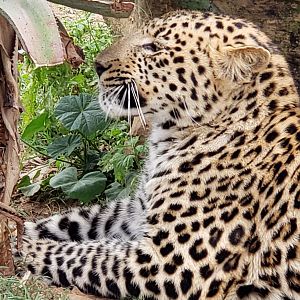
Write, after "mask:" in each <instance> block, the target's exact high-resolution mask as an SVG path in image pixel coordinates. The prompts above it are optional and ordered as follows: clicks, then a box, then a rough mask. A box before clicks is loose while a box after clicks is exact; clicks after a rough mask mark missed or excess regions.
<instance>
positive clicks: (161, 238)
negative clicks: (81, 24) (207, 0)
mask: <svg viewBox="0 0 300 300" xmlns="http://www.w3.org/2000/svg"><path fill="white" fill-rule="evenodd" d="M96 70H97V72H98V74H99V82H100V90H101V91H102V92H101V95H100V104H101V106H102V108H103V109H104V110H105V111H106V112H107V113H108V114H109V115H111V116H117V115H122V116H127V115H128V113H129V114H130V116H131V115H139V116H140V117H141V118H142V120H143V118H145V121H147V122H150V123H151V126H152V131H151V135H150V138H149V157H148V159H147V160H146V164H145V168H144V171H143V175H142V179H141V183H140V187H139V189H138V192H137V194H136V197H135V198H134V199H120V200H116V201H115V202H113V203H111V204H110V205H109V206H108V207H107V208H104V209H102V208H100V207H98V206H94V207H92V208H84V209H75V210H73V211H71V212H68V213H65V214H62V215H57V216H53V217H51V218H48V219H45V220H41V221H38V222H37V223H35V224H34V223H28V224H27V225H26V234H27V239H26V244H25V249H24V251H25V252H26V253H27V255H28V257H30V258H31V260H32V262H30V263H29V264H28V268H29V270H31V271H32V273H34V274H43V275H44V276H47V277H48V278H49V279H50V281H51V282H52V283H55V284H58V285H63V286H68V285H76V286H77V287H78V288H80V289H81V290H82V291H84V292H86V293H92V294H96V295H102V296H107V297H114V298H117V299H120V298H122V297H125V296H128V295H130V296H134V297H140V298H142V299H147V300H156V299H187V300H197V299H215V300H216V299H222V300H223V299H226V300H237V299H251V300H254V299H268V300H275V299H276V300H296V299H300V244H299V233H300V231H299V208H300V185H299V179H300V155H299V151H300V130H299V128H300V110H299V96H298V95H297V92H296V90H295V85H294V81H293V78H292V77H291V74H290V72H289V69H288V66H287V63H286V61H285V59H284V58H283V57H282V56H281V55H280V54H279V53H278V51H277V50H276V47H274V45H273V44H272V43H271V42H270V40H269V39H268V38H267V37H266V36H265V35H264V34H263V33H262V32H260V31H259V29H257V27H255V26H254V25H253V24H251V23H249V22H246V21H244V20H240V19H233V18H231V17H228V16H217V15H214V14H211V13H198V12H175V13H172V14H169V15H166V16H164V17H162V18H160V19H155V20H153V21H151V22H150V23H149V24H148V25H147V26H145V27H144V28H143V29H141V30H140V31H138V32H136V33H135V34H133V35H132V36H130V37H126V38H124V39H121V40H120V41H119V42H117V43H116V44H115V45H113V46H111V47H110V48H108V49H107V50H105V51H104V52H103V53H101V54H99V56H98V57H97V59H96Z"/></svg>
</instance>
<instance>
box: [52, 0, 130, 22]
mask: <svg viewBox="0 0 300 300" xmlns="http://www.w3.org/2000/svg"><path fill="white" fill-rule="evenodd" d="M48 1H49V2H53V3H56V4H61V5H65V6H69V7H72V8H75V9H80V10H85V11H89V12H92V13H95V14H100V15H102V16H105V17H115V18H128V17H129V16H130V14H131V12H132V11H133V9H134V6H135V0H48Z"/></svg>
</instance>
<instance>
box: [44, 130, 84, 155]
mask: <svg viewBox="0 0 300 300" xmlns="http://www.w3.org/2000/svg"><path fill="white" fill-rule="evenodd" d="M80 145H81V139H80V136H78V135H73V134H72V135H67V136H63V137H59V138H57V139H55V140H54V141H53V142H52V143H51V144H50V145H49V146H48V147H47V152H48V154H49V155H50V156H51V157H53V158H56V157H58V156H60V155H64V154H66V155H70V154H71V153H72V152H73V151H74V150H75V149H76V148H78V147H79V146H80Z"/></svg>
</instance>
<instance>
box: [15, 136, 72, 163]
mask: <svg viewBox="0 0 300 300" xmlns="http://www.w3.org/2000/svg"><path fill="white" fill-rule="evenodd" d="M21 141H22V143H24V144H25V145H26V146H28V147H29V148H31V149H33V150H34V151H35V152H37V153H38V154H40V155H43V156H44V157H47V158H49V159H55V160H57V161H60V162H63V163H67V164H70V165H72V166H75V167H77V165H76V164H74V163H73V162H71V161H67V160H64V159H60V158H53V157H51V156H50V155H48V154H46V153H44V152H42V151H41V150H39V149H38V148H36V147H35V146H33V145H31V144H30V143H28V142H26V141H25V140H23V139H21Z"/></svg>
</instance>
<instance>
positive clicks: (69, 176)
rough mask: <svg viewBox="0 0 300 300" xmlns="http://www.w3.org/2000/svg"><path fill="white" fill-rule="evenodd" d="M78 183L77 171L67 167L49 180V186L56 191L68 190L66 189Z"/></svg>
mask: <svg viewBox="0 0 300 300" xmlns="http://www.w3.org/2000/svg"><path fill="white" fill-rule="evenodd" d="M76 181H78V179H77V169H76V168H75V167H69V168H66V169H64V170H63V171H61V172H60V173H58V174H56V175H55V176H53V177H52V178H51V179H50V182H49V184H50V186H51V187H53V188H55V189H57V188H62V189H63V190H64V189H68V187H69V186H70V185H72V184H74V183H76Z"/></svg>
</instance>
